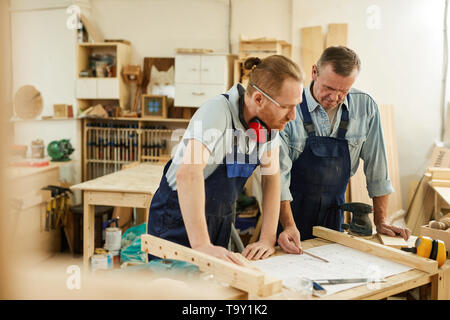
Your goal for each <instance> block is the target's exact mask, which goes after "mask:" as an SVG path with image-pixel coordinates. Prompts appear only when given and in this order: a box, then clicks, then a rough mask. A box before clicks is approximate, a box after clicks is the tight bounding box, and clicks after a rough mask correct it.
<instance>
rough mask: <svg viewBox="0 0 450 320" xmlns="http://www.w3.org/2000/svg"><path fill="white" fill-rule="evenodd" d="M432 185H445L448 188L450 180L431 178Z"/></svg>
mask: <svg viewBox="0 0 450 320" xmlns="http://www.w3.org/2000/svg"><path fill="white" fill-rule="evenodd" d="M429 183H430V186H432V187H445V188H448V187H450V180H434V179H433V180H431V181H430V182H429Z"/></svg>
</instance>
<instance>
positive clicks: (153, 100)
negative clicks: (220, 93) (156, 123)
mask: <svg viewBox="0 0 450 320" xmlns="http://www.w3.org/2000/svg"><path fill="white" fill-rule="evenodd" d="M141 108H142V118H157V119H166V118H167V96H161V95H154V94H143V95H142V105H141Z"/></svg>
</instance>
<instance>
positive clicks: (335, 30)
mask: <svg viewBox="0 0 450 320" xmlns="http://www.w3.org/2000/svg"><path fill="white" fill-rule="evenodd" d="M347 30H348V25H347V24H346V23H331V24H329V25H328V32H327V36H326V42H325V48H328V47H331V46H347Z"/></svg>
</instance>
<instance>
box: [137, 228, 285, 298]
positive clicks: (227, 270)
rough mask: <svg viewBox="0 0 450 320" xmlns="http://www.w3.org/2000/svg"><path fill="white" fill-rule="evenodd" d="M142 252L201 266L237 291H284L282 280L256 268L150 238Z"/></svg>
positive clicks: (144, 238) (146, 237) (144, 240)
mask: <svg viewBox="0 0 450 320" xmlns="http://www.w3.org/2000/svg"><path fill="white" fill-rule="evenodd" d="M141 248H142V249H141V250H142V251H144V252H146V253H149V254H152V255H154V256H157V257H160V258H164V259H175V260H181V261H185V262H189V263H192V264H195V265H197V266H198V267H199V268H200V271H203V272H207V273H210V274H213V275H214V277H215V278H217V279H219V280H221V281H224V282H226V283H228V284H229V285H230V286H232V287H235V288H237V289H240V290H243V291H246V292H249V293H251V294H256V295H258V296H262V297H267V296H271V295H273V294H276V293H278V292H280V291H281V288H282V283H281V280H278V279H273V278H270V277H267V276H266V275H265V274H264V273H263V272H261V271H257V270H254V269H253V268H252V269H251V268H247V267H242V266H239V265H237V264H234V263H232V262H227V261H224V260H221V259H218V258H216V257H213V256H211V255H208V254H205V253H203V252H199V251H196V250H193V249H191V248H188V247H185V246H182V245H179V244H177V243H174V242H171V241H168V240H164V239H161V238H158V237H155V236H152V235H149V234H145V235H142V238H141Z"/></svg>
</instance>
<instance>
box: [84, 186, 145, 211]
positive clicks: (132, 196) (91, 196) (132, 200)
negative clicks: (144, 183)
mask: <svg viewBox="0 0 450 320" xmlns="http://www.w3.org/2000/svg"><path fill="white" fill-rule="evenodd" d="M84 193H85V194H87V199H88V201H89V203H94V204H95V205H101V206H117V207H129V206H130V204H132V205H133V207H134V208H148V207H150V202H151V199H152V195H151V194H145V193H129V192H104V191H87V190H86V191H84Z"/></svg>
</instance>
